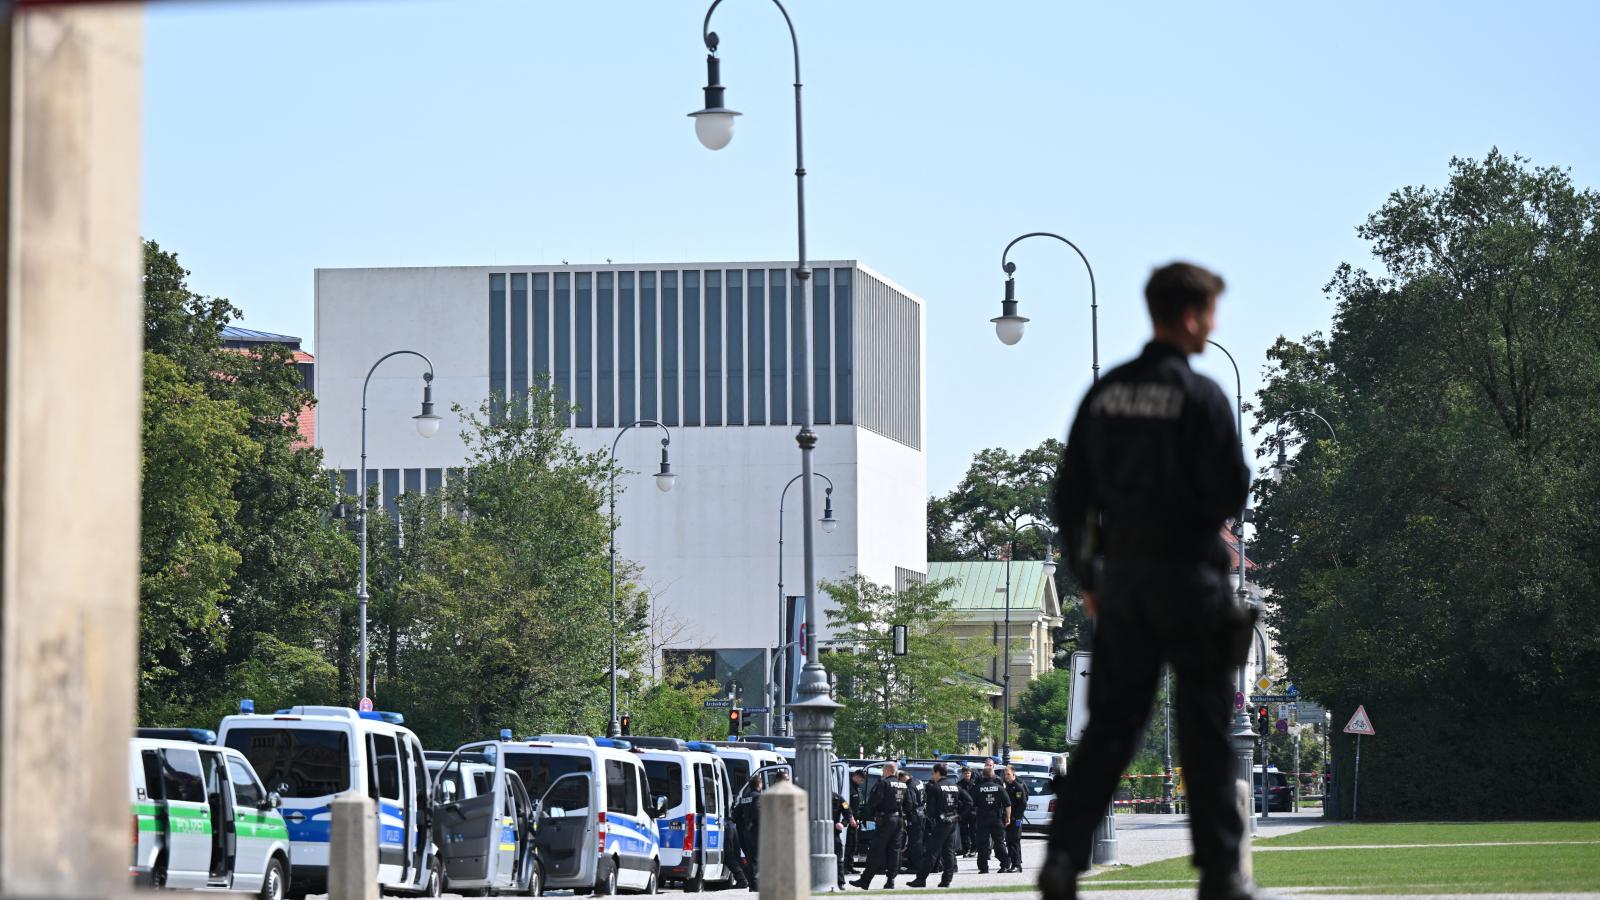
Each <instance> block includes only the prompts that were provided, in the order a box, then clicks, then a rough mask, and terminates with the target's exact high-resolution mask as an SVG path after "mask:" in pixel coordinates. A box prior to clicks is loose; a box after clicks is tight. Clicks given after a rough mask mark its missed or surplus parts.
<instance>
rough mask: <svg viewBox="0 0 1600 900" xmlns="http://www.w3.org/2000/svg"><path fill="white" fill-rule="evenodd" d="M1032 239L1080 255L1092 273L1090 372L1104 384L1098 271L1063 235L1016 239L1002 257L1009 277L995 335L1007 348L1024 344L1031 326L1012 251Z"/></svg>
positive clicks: (1042, 234) (1040, 233) (1037, 234)
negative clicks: (1022, 311)
mask: <svg viewBox="0 0 1600 900" xmlns="http://www.w3.org/2000/svg"><path fill="white" fill-rule="evenodd" d="M1031 237H1047V238H1055V239H1056V240H1058V241H1060V242H1061V243H1063V244H1066V245H1067V246H1068V247H1071V248H1072V250H1073V252H1074V253H1076V254H1078V258H1079V259H1081V260H1083V267H1084V268H1085V269H1088V270H1089V346H1090V352H1091V354H1092V356H1091V365H1090V370H1091V371H1092V372H1094V380H1095V381H1099V380H1100V301H1099V299H1098V297H1097V295H1096V293H1095V287H1094V267H1093V266H1091V265H1089V257H1087V256H1084V255H1083V251H1082V250H1080V249H1078V245H1077V244H1074V243H1073V242H1071V241H1069V240H1067V239H1066V238H1064V237H1062V236H1061V235H1059V234H1053V233H1051V232H1049V231H1030V232H1028V233H1027V234H1024V235H1021V236H1020V237H1016V238H1013V239H1012V240H1011V243H1009V244H1007V245H1006V249H1005V250H1004V251H1002V252H1001V254H1000V268H1001V269H1003V270H1004V271H1005V273H1006V298H1005V299H1004V300H1002V301H1001V302H1000V315H998V316H996V317H994V318H993V319H990V320H989V321H991V322H993V323H994V333H995V335H996V336H998V337H999V338H1000V343H1002V344H1005V345H1006V346H1007V347H1009V346H1011V345H1012V344H1015V343H1016V342H1017V341H1020V340H1022V330H1023V326H1025V325H1027V324H1028V319H1027V318H1026V317H1024V316H1021V315H1019V314H1018V313H1017V281H1016V277H1015V276H1016V272H1017V264H1016V263H1014V262H1011V261H1010V259H1009V257H1010V255H1011V248H1012V247H1015V246H1016V245H1017V244H1018V243H1019V242H1021V241H1025V240H1027V239H1028V238H1031Z"/></svg>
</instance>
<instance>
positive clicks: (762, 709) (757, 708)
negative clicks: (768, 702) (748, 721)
mask: <svg viewBox="0 0 1600 900" xmlns="http://www.w3.org/2000/svg"><path fill="white" fill-rule="evenodd" d="M744 711H745V712H747V713H768V712H771V711H772V710H771V709H769V708H767V707H765V706H746V707H745V708H744Z"/></svg>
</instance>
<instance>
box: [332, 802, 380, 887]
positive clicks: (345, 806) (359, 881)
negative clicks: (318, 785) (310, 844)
mask: <svg viewBox="0 0 1600 900" xmlns="http://www.w3.org/2000/svg"><path fill="white" fill-rule="evenodd" d="M329 807H330V809H331V810H332V812H333V833H332V835H331V838H332V839H331V840H330V841H329V843H328V900H378V814H377V810H376V808H375V807H374V806H373V805H372V801H371V800H370V799H369V798H367V797H363V796H362V795H360V794H357V793H354V792H350V793H345V794H340V795H339V796H337V797H335V798H333V802H332V803H331V804H329Z"/></svg>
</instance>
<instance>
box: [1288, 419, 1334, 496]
mask: <svg viewBox="0 0 1600 900" xmlns="http://www.w3.org/2000/svg"><path fill="white" fill-rule="evenodd" d="M1290 416H1313V417H1315V418H1316V419H1317V420H1318V421H1320V422H1321V423H1322V424H1323V425H1326V426H1327V428H1328V436H1329V437H1331V438H1333V442H1334V443H1335V444H1337V443H1339V432H1337V431H1335V430H1334V429H1333V423H1332V422H1329V421H1328V420H1327V419H1324V418H1323V417H1322V416H1321V415H1320V414H1319V413H1318V412H1317V411H1316V410H1314V409H1291V410H1289V411H1288V412H1286V413H1284V414H1283V415H1281V416H1279V417H1278V422H1277V425H1278V459H1277V461H1275V462H1274V463H1273V464H1272V472H1273V474H1274V475H1276V476H1277V477H1278V479H1279V480H1282V479H1283V478H1284V477H1285V476H1287V475H1288V474H1289V453H1288V448H1287V447H1286V446H1285V445H1284V441H1283V420H1284V419H1287V418H1288V417H1290Z"/></svg>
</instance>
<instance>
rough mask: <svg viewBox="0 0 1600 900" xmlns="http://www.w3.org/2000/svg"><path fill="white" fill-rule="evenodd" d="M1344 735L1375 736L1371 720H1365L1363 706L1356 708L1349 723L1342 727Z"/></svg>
mask: <svg viewBox="0 0 1600 900" xmlns="http://www.w3.org/2000/svg"><path fill="white" fill-rule="evenodd" d="M1344 733H1345V734H1364V735H1367V736H1368V737H1372V736H1375V735H1377V733H1378V732H1377V731H1375V730H1373V728H1372V720H1371V719H1369V718H1367V708H1366V707H1365V706H1358V707H1356V714H1355V715H1353V716H1351V717H1350V721H1349V723H1348V724H1346V725H1345V726H1344Z"/></svg>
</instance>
